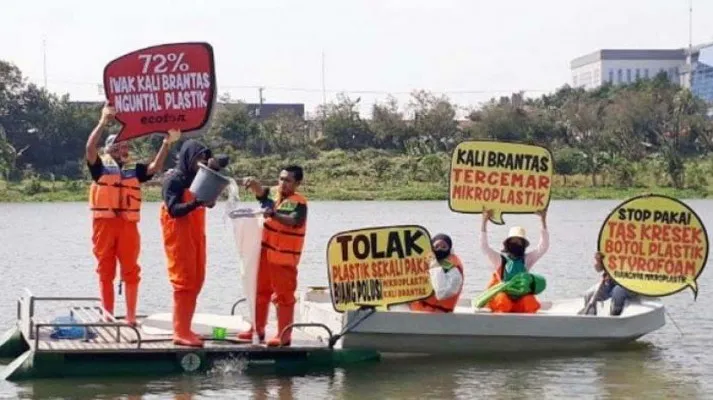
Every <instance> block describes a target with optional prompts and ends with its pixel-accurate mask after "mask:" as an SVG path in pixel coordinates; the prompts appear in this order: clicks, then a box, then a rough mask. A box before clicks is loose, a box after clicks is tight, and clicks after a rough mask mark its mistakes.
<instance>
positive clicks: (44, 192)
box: [0, 180, 710, 203]
mask: <svg viewBox="0 0 713 400" xmlns="http://www.w3.org/2000/svg"><path fill="white" fill-rule="evenodd" d="M88 190H89V185H88V184H87V183H86V182H82V181H64V182H50V181H37V180H31V181H25V182H21V183H11V184H8V183H7V182H0V203H36V202H51V203H60V202H78V201H87V196H88ZM302 192H303V193H304V194H305V196H306V197H307V198H308V199H309V200H314V201H350V200H354V201H447V200H448V187H447V186H446V185H443V184H432V183H423V182H413V183H408V184H401V185H394V184H388V183H387V182H384V183H382V184H376V185H363V184H358V183H356V184H355V183H352V184H349V182H341V183H340V184H335V185H331V186H318V185H306V186H305V187H303V188H302ZM644 193H655V194H662V195H668V196H672V197H676V198H682V199H705V198H708V197H709V195H710V191H709V189H708V188H701V189H690V188H689V189H675V188H672V187H644V186H640V187H633V188H618V187H614V186H564V185H562V186H555V187H553V188H552V198H551V200H624V199H627V198H630V197H633V196H636V195H640V194H644ZM143 199H144V201H147V202H151V201H160V200H161V188H160V186H159V184H158V182H150V183H148V184H145V185H144V187H143ZM223 199H225V194H224V196H223Z"/></svg>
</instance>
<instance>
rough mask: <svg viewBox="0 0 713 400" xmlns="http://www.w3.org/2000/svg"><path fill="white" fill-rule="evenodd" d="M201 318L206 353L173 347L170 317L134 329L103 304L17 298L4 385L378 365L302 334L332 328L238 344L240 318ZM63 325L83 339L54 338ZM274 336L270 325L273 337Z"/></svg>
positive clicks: (369, 355) (5, 345) (6, 339)
mask: <svg viewBox="0 0 713 400" xmlns="http://www.w3.org/2000/svg"><path fill="white" fill-rule="evenodd" d="M241 301H242V300H239V301H238V302H237V303H235V304H234V305H233V308H232V310H231V315H214V314H196V315H195V317H194V321H193V326H192V329H193V331H194V332H196V333H197V334H199V335H201V336H202V337H203V339H204V347H202V348H195V347H187V346H178V345H174V344H173V341H172V339H171V334H172V332H171V314H170V313H165V314H157V315H152V316H149V317H146V316H142V318H139V327H136V328H135V327H132V326H130V325H128V324H126V323H124V322H123V321H122V319H117V318H114V317H113V316H111V315H110V314H109V313H108V312H106V310H104V309H103V308H102V306H101V301H100V299H98V298H90V297H85V298H78V297H71V298H70V297H37V296H33V295H32V294H31V293H30V292H29V290H26V293H25V294H24V295H23V296H22V297H20V298H19V299H18V302H17V324H16V327H14V328H13V329H11V330H10V331H8V332H7V333H6V334H5V335H4V336H2V338H0V357H2V358H14V360H13V361H12V363H10V364H9V365H8V366H7V367H6V368H5V369H4V370H3V371H2V376H3V378H4V379H6V380H11V381H16V380H23V379H35V378H59V377H69V376H127V375H128V376H131V375H134V376H146V375H161V374H174V373H201V372H206V371H210V370H211V369H213V368H214V367H216V366H217V363H221V362H225V361H226V360H228V361H230V362H235V363H236V365H238V366H239V367H241V368H245V369H246V371H250V370H255V369H257V370H266V369H268V370H271V371H275V372H280V371H283V372H291V371H294V372H304V371H307V370H312V369H322V368H334V367H337V366H340V365H345V364H351V363H356V362H365V361H376V360H378V359H379V354H378V353H377V352H374V351H363V350H346V349H341V348H338V347H335V346H334V343H333V341H332V340H328V343H325V342H324V341H323V340H321V338H318V337H316V336H313V335H310V334H308V333H307V332H306V331H305V330H303V329H302V328H311V329H314V328H315V327H319V328H323V329H325V331H326V332H327V333H328V337H329V338H330V339H331V338H332V337H333V335H332V332H331V331H330V330H329V328H327V327H325V326H323V325H320V324H294V325H293V326H294V328H293V333H292V345H291V346H289V347H267V346H265V345H264V344H252V343H249V342H243V341H240V340H237V338H236V336H235V334H236V333H237V332H238V331H239V330H242V329H245V328H246V327H247V326H249V325H248V324H247V322H246V321H244V320H243V319H242V317H240V316H239V315H234V313H235V308H236V305H237V304H238V303H240V302H241ZM46 303H54V304H53V305H54V306H55V307H57V303H59V304H60V308H61V309H62V310H64V316H63V317H62V318H64V319H65V320H66V321H69V322H66V321H64V320H61V319H60V320H59V321H58V320H57V319H56V318H54V317H46V316H42V315H40V314H39V312H38V310H39V308H40V307H39V306H40V305H46ZM58 327H65V328H73V329H75V331H76V329H80V332H83V333H82V335H83V336H82V335H80V336H81V337H77V338H73V339H58V338H54V337H53V335H52V333H53V331H56V329H57V328H58ZM213 327H222V328H226V330H227V335H226V339H221V340H213V338H212V331H213ZM273 332H275V329H274V327H268V332H267V334H268V337H270V336H269V335H270V333H273ZM231 337H232V338H236V339H231Z"/></svg>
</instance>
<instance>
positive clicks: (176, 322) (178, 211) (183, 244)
mask: <svg viewBox="0 0 713 400" xmlns="http://www.w3.org/2000/svg"><path fill="white" fill-rule="evenodd" d="M199 162H202V163H206V162H207V164H208V166H209V167H211V168H214V165H215V164H216V162H215V159H214V158H213V157H212V154H211V151H210V150H209V149H208V148H207V147H205V146H204V145H202V144H200V143H198V142H197V141H195V140H187V141H185V142H184V143H183V145H182V146H181V150H180V152H179V153H178V160H177V165H176V168H175V169H172V170H170V171H168V172H167V173H166V176H165V179H164V182H163V190H162V195H163V203H162V204H161V211H160V213H161V230H162V233H163V245H164V250H165V252H166V258H167V259H168V275H169V280H170V281H171V285H172V286H173V343H174V344H178V345H182V346H193V347H202V346H203V341H202V340H201V339H200V337H199V336H198V335H197V334H195V333H193V332H191V321H192V320H193V314H194V313H195V310H196V301H197V300H198V294H199V293H200V291H201V288H202V287H203V281H204V280H205V267H206V237H205V207H209V208H212V207H213V206H214V205H215V204H214V203H211V204H205V203H203V202H202V201H200V200H198V199H196V198H195V197H194V196H193V194H192V193H191V192H190V191H189V190H188V189H189V188H190V187H191V183H193V179H194V178H195V177H196V174H197V173H198V168H199V167H198V163H199ZM214 169H215V168H214Z"/></svg>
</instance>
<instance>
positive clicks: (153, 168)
mask: <svg viewBox="0 0 713 400" xmlns="http://www.w3.org/2000/svg"><path fill="white" fill-rule="evenodd" d="M115 114H116V111H115V110H114V107H111V106H109V105H108V104H107V105H105V106H104V108H103V110H102V115H101V119H100V120H99V123H98V124H97V126H96V127H95V128H94V130H93V131H92V133H91V134H90V135H89V138H88V139H87V144H86V160H87V166H88V167H89V172H90V174H91V176H92V184H91V186H90V189H89V205H90V208H91V211H92V220H93V221H92V243H93V252H94V256H95V257H96V259H97V262H98V266H97V268H96V272H97V274H98V275H99V292H100V297H101V301H102V306H103V307H104V309H105V310H106V311H107V312H108V313H110V314H112V315H113V314H114V286H113V282H114V278H115V276H116V262H117V260H118V261H119V263H120V264H121V278H122V281H123V282H124V283H125V284H126V322H127V323H128V324H130V325H135V324H136V303H137V301H138V286H139V281H140V277H139V274H140V271H141V268H140V267H139V264H138V258H139V252H140V248H141V243H140V236H139V229H138V222H139V220H140V213H141V184H142V183H144V182H147V181H149V180H151V178H152V177H153V175H154V174H155V173H156V172H159V171H161V170H162V169H163V164H164V162H165V161H166V156H168V152H169V149H170V147H171V144H173V143H174V142H175V141H176V140H178V138H179V137H180V135H181V133H180V131H177V130H172V131H169V135H168V136H167V137H166V138H165V139H164V140H163V144H162V145H161V149H160V150H159V151H158V154H156V157H155V158H154V160H153V161H152V162H151V163H150V164H148V165H146V164H142V163H133V162H131V161H130V160H129V145H128V143H126V142H121V143H115V141H116V135H110V136H109V137H108V138H107V139H106V141H105V143H104V152H103V154H101V155H100V154H99V152H98V150H97V146H98V143H99V140H100V139H101V136H102V133H103V131H104V128H106V126H107V124H108V123H109V121H111V120H112V119H113V118H114V115H115Z"/></svg>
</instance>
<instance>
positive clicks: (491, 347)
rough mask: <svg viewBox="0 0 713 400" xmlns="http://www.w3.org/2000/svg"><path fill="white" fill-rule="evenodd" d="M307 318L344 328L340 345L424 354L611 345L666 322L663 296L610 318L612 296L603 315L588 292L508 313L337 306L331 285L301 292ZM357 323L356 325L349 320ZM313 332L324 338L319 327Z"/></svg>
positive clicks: (466, 306)
mask: <svg viewBox="0 0 713 400" xmlns="http://www.w3.org/2000/svg"><path fill="white" fill-rule="evenodd" d="M298 304H299V312H298V313H297V314H298V318H299V320H300V322H305V323H320V324H324V325H326V326H327V327H329V328H330V329H331V330H333V331H335V332H341V331H345V334H344V335H343V336H342V337H341V340H340V343H339V344H338V345H339V347H341V348H344V349H364V350H366V349H368V350H374V351H378V352H380V353H382V355H388V354H392V353H406V354H423V355H476V354H487V353H508V352H511V353H512V352H561V351H589V350H600V349H606V348H610V347H614V346H618V345H622V344H625V343H627V342H632V341H635V340H636V339H638V338H640V337H642V336H644V335H646V334H648V333H651V332H653V331H655V330H657V329H659V328H661V327H663V326H664V324H665V323H666V320H665V314H664V306H663V304H662V303H661V301H660V300H659V299H655V298H646V299H640V300H634V301H631V302H629V303H628V304H627V306H626V307H625V308H624V311H623V313H622V314H621V315H620V316H609V315H608V314H609V312H608V310H609V301H606V302H603V303H599V304H598V306H597V307H598V313H597V314H598V315H597V316H593V315H578V311H580V310H581V309H582V308H583V306H584V303H583V300H582V298H574V299H562V300H555V301H541V305H542V307H541V309H540V310H539V311H538V312H537V313H535V314H512V313H511V314H501V313H492V312H491V311H490V310H489V309H487V308H485V309H474V308H473V307H472V306H471V304H470V299H461V301H460V302H459V304H458V306H457V308H456V310H455V311H454V312H453V313H448V314H443V313H426V312H412V311H410V310H408V308H407V307H405V306H403V305H401V306H394V307H392V308H391V309H389V310H388V311H374V310H373V309H372V310H358V311H349V312H345V313H343V314H342V313H339V312H336V311H335V310H334V308H333V306H332V303H331V298H330V294H329V291H328V289H327V288H309V289H307V290H306V291H304V292H302V293H300V294H299V296H298ZM349 325H352V326H349ZM313 334H314V335H317V336H319V331H318V330H315V331H314V333H313Z"/></svg>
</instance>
